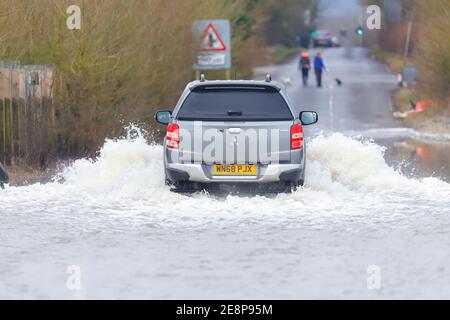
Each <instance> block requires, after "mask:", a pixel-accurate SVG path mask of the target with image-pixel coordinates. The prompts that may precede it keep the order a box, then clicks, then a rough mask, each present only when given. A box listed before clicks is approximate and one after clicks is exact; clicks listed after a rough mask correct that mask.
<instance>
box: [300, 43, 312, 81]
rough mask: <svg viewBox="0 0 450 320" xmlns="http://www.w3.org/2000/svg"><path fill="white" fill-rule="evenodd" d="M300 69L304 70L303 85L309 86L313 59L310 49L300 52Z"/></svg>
mask: <svg viewBox="0 0 450 320" xmlns="http://www.w3.org/2000/svg"><path fill="white" fill-rule="evenodd" d="M299 69H300V70H301V71H302V79H303V87H307V86H308V77H309V70H310V69H311V59H309V53H308V51H303V52H302V53H301V54H300V63H299Z"/></svg>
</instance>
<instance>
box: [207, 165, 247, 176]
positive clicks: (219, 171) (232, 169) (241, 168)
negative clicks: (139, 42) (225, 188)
mask: <svg viewBox="0 0 450 320" xmlns="http://www.w3.org/2000/svg"><path fill="white" fill-rule="evenodd" d="M213 175H215V176H256V165H254V164H215V165H214V167H213Z"/></svg>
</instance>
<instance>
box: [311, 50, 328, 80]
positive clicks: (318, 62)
mask: <svg viewBox="0 0 450 320" xmlns="http://www.w3.org/2000/svg"><path fill="white" fill-rule="evenodd" d="M324 70H326V69H325V63H324V62H323V59H322V54H321V53H320V52H317V54H316V57H315V58H314V72H315V73H316V80H317V87H318V88H321V87H322V74H323V71H324Z"/></svg>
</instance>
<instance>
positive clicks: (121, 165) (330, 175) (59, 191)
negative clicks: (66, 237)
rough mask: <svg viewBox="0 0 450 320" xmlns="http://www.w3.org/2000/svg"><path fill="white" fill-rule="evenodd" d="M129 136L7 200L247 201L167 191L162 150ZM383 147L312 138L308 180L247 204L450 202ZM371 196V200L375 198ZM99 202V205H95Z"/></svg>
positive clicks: (445, 187)
mask: <svg viewBox="0 0 450 320" xmlns="http://www.w3.org/2000/svg"><path fill="white" fill-rule="evenodd" d="M133 129H134V130H135V132H137V134H136V135H135V136H133V137H131V136H130V135H128V136H127V137H126V138H122V139H115V140H106V142H105V144H104V145H103V147H102V148H101V150H100V151H99V155H98V156H97V158H96V159H81V160H77V161H75V162H74V163H73V164H72V165H71V166H69V167H68V168H66V169H65V170H64V171H63V172H62V173H61V174H60V177H62V178H63V179H62V180H63V181H64V182H63V183H62V184H61V183H59V182H54V183H50V184H46V185H34V186H28V187H20V188H12V187H9V188H8V189H7V191H6V192H7V193H9V195H10V196H13V195H14V196H17V194H21V195H23V192H24V191H25V190H26V192H27V194H28V195H29V196H30V197H33V193H34V192H37V193H39V194H41V196H42V195H43V194H47V195H48V197H52V195H53V198H60V197H70V196H71V195H73V196H77V195H78V196H80V195H82V197H86V198H90V199H92V200H93V201H100V200H99V199H103V201H105V199H106V200H108V201H117V200H118V199H126V198H130V199H133V200H142V201H150V202H151V203H157V204H158V205H159V204H160V205H163V203H165V202H167V201H171V203H173V202H174V201H175V202H177V203H184V202H189V203H194V204H195V202H198V201H201V202H202V204H205V203H209V204H210V205H211V204H212V203H214V205H217V203H220V205H221V206H224V208H227V205H232V204H233V203H236V205H237V206H239V205H242V203H244V202H245V203H246V205H247V206H248V201H247V200H242V199H241V198H240V197H233V196H229V197H227V198H226V199H225V201H224V199H220V201H218V200H217V199H216V198H214V197H209V196H207V195H206V194H198V195H195V196H193V197H186V196H183V195H178V194H174V193H172V192H170V190H169V187H167V186H166V185H165V184H164V167H163V149H162V146H160V145H155V144H148V143H147V141H146V139H145V138H144V134H142V132H141V131H140V130H139V129H137V128H133ZM383 153H384V149H383V147H380V146H378V145H377V144H375V143H372V142H363V141H359V140H356V139H353V138H350V137H346V136H344V135H342V134H338V133H337V134H333V135H328V136H325V135H322V136H318V137H316V138H314V139H312V140H311V141H310V142H309V143H308V149H307V176H306V186H305V188H303V189H301V190H298V191H297V192H295V193H293V194H290V195H280V196H278V197H277V198H275V199H274V198H265V197H255V198H254V200H253V201H252V203H255V204H256V205H258V204H260V203H261V202H264V203H266V204H267V203H270V202H273V203H274V204H276V203H277V202H279V200H282V201H284V203H286V202H290V201H295V202H297V204H299V202H300V203H302V204H304V205H307V206H319V207H324V206H325V207H326V206H336V205H342V204H345V203H348V202H354V203H359V202H361V199H362V198H367V197H372V198H371V199H373V201H379V200H380V199H382V198H383V197H385V196H388V195H390V196H391V197H392V196H395V197H402V198H404V199H418V198H419V199H424V200H426V201H432V200H438V201H442V199H449V198H450V185H449V184H447V183H445V182H443V181H440V180H438V179H436V178H427V179H412V178H407V177H405V176H403V175H402V174H400V173H399V172H397V171H395V170H394V169H393V168H392V167H390V166H388V165H387V164H386V162H385V160H384V157H383ZM374 196H375V198H374ZM100 202H101V201H100ZM199 205H200V203H199Z"/></svg>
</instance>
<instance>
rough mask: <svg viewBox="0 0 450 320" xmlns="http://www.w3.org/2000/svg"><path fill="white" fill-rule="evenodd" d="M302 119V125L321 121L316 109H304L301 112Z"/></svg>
mask: <svg viewBox="0 0 450 320" xmlns="http://www.w3.org/2000/svg"><path fill="white" fill-rule="evenodd" d="M300 121H301V122H302V125H304V126H309V125H311V124H315V123H317V122H318V121H319V116H318V114H317V112H314V111H303V112H300Z"/></svg>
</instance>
